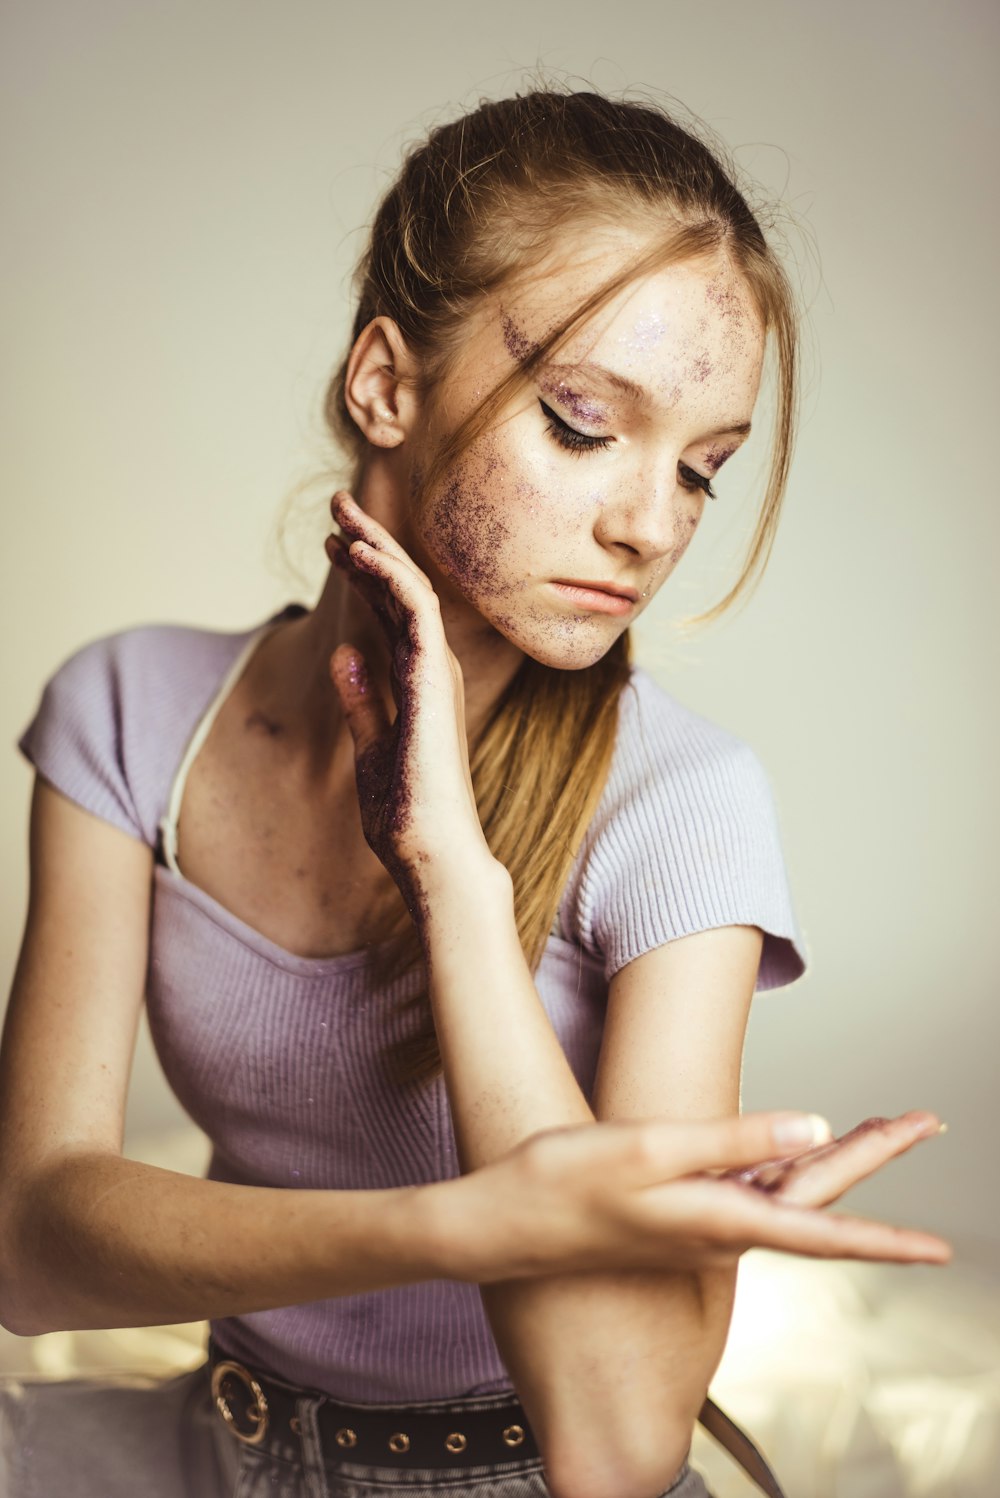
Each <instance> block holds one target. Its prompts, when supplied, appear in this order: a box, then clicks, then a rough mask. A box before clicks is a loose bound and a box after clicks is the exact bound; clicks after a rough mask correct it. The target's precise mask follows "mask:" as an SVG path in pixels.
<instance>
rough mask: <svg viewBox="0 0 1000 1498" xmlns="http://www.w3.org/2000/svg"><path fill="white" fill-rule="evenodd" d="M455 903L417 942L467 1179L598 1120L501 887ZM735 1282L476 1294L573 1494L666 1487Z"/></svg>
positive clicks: (525, 1288) (636, 1282)
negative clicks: (513, 1152)
mask: <svg viewBox="0 0 1000 1498" xmlns="http://www.w3.org/2000/svg"><path fill="white" fill-rule="evenodd" d="M501 872H502V871H501ZM451 890H452V892H451V893H448V892H445V891H442V892H440V896H439V898H438V900H437V901H436V902H434V903H433V905H432V909H433V910H434V911H435V915H434V916H433V918H432V919H431V921H430V923H429V925H428V928H427V935H426V936H425V941H429V943H430V952H429V955H430V971H431V997H432V1003H433V1005H434V1012H435V1019H436V1023H437V1033H438V1039H439V1044H440V1048H441V1053H442V1060H443V1064H444V1073H445V1080H446V1084H447V1087H448V1093H449V1099H450V1102H451V1108H452V1117H453V1121H454V1126H455V1132H456V1137H457V1140H458V1146H459V1155H460V1159H461V1161H462V1165H463V1168H464V1169H466V1170H469V1169H473V1168H475V1167H476V1166H479V1165H483V1164H485V1163H488V1162H489V1161H490V1160H492V1159H494V1158H495V1157H496V1156H497V1155H498V1154H501V1153H503V1152H504V1151H506V1150H508V1149H510V1148H512V1147H513V1146H514V1145H515V1144H517V1143H518V1142H519V1141H520V1140H522V1139H524V1138H525V1137H526V1136H528V1135H530V1134H532V1133H535V1132H536V1131H537V1130H540V1129H545V1128H554V1127H559V1126H561V1125H571V1124H579V1123H582V1122H588V1121H593V1120H594V1113H593V1111H592V1110H591V1108H590V1106H589V1104H588V1102H587V1100H586V1098H585V1097H584V1095H583V1093H582V1091H581V1089H580V1087H579V1085H578V1083H577V1081H576V1079H575V1077H574V1075H573V1073H572V1070H571V1068H570V1066H569V1062H568V1060H567V1058H566V1055H565V1052H564V1051H563V1050H562V1047H561V1045H560V1043H559V1040H558V1037H557V1036H556V1034H555V1032H554V1030H553V1028H552V1025H551V1022H550V1021H549V1019H548V1016H547V1015H546V1013H545V1010H544V1008H543V1006H542V1003H541V1000H540V998H539V996H538V991H537V989H536V988H535V985H534V981H533V979H532V977H531V974H530V972H529V970H528V968H527V964H526V963H525V961H524V957H523V954H522V952H521V949H520V946H519V943H518V941H517V934H516V930H515V926H514V920H513V910H512V901H511V899H510V894H509V884H508V885H507V886H505V885H504V881H503V879H502V878H501V879H497V878H496V876H495V873H494V872H493V871H490V870H488V871H487V872H486V874H485V875H484V876H483V878H482V880H481V881H477V880H476V879H475V878H468V877H467V878H466V879H465V880H464V881H462V883H461V887H459V885H458V882H457V881H454V882H453V884H452V886H451ZM734 1279H735V1276H734V1274H731V1273H730V1272H729V1271H726V1272H725V1273H723V1272H721V1271H715V1272H713V1273H711V1274H704V1275H701V1274H698V1275H695V1274H691V1273H676V1274H671V1273H668V1272H663V1273H654V1274H650V1273H641V1274H640V1273H634V1272H633V1273H601V1274H586V1275H583V1274H568V1275H561V1276H546V1277H545V1278H536V1279H532V1280H517V1281H505V1282H503V1283H501V1284H494V1285H489V1286H483V1287H482V1296H483V1303H484V1305H485V1308H486V1311H487V1314H488V1316H489V1319H490V1324H491V1327H492V1329H493V1332H494V1336H495V1338H496V1341H497V1345H498V1347H499V1349H500V1351H501V1355H502V1356H503V1359H504V1362H505V1364H506V1366H507V1368H508V1370H509V1372H510V1374H511V1378H512V1379H513V1382H514V1384H515V1387H516V1388H517V1390H518V1392H519V1394H520V1396H521V1398H522V1400H523V1401H524V1403H525V1408H526V1410H527V1411H528V1414H529V1418H530V1419H531V1420H532V1424H533V1425H534V1427H535V1429H536V1434H537V1435H538V1437H539V1440H540V1443H541V1445H542V1450H543V1453H544V1454H545V1455H546V1458H547V1461H548V1462H549V1463H550V1464H552V1466H553V1467H554V1468H559V1469H561V1470H562V1471H563V1473H564V1474H565V1472H566V1471H567V1470H568V1471H569V1472H570V1473H573V1470H574V1469H573V1462H574V1459H575V1454H576V1453H577V1452H578V1453H579V1456H578V1459H579V1460H580V1461H581V1462H582V1463H583V1466H581V1469H580V1477H579V1484H578V1490H579V1491H580V1492H587V1491H594V1490H595V1484H592V1482H591V1479H592V1478H594V1477H595V1472H596V1468H597V1466H598V1465H599V1464H600V1463H601V1462H602V1461H606V1462H607V1464H608V1473H607V1476H608V1479H609V1483H610V1485H611V1487H612V1490H613V1489H614V1481H613V1479H614V1477H615V1475H616V1473H615V1470H614V1469H617V1475H618V1477H619V1478H620V1476H621V1474H622V1472H623V1471H626V1470H630V1471H632V1472H633V1473H649V1474H651V1476H653V1475H656V1474H661V1473H662V1474H663V1478H664V1480H663V1482H662V1484H661V1486H666V1482H667V1480H668V1479H669V1477H670V1476H671V1473H672V1470H676V1466H678V1465H679V1464H680V1462H681V1461H682V1460H683V1457H684V1454H685V1452H686V1450H687V1447H688V1444H689V1443H690V1438H691V1431H692V1428H693V1425H694V1421H695V1419H696V1417H697V1413H698V1410H699V1408H700V1407H701V1403H702V1400H703V1398H704V1394H705V1390H706V1388H707V1386H708V1383H709V1381H710V1379H711V1377H712V1374H713V1373H714V1371H715V1368H716V1366H717V1364H718V1362H719V1359H720V1357H721V1354H722V1349H723V1346H724V1344H725V1338H726V1332H727V1329H728V1325H729V1318H730V1314H731V1309H732V1292H733V1285H734ZM578 1436H582V1438H583V1439H582V1441H578V1439H577V1437H578ZM674 1458H676V1460H675V1461H674ZM672 1462H673V1468H671V1463H672ZM585 1478H586V1480H584V1479H585ZM575 1483H576V1479H575V1477H574V1479H573V1481H571V1482H569V1483H568V1486H569V1487H570V1489H572V1487H573V1486H574V1484H575ZM600 1489H601V1484H600V1482H596V1490H597V1491H600ZM650 1491H651V1492H652V1491H653V1489H651V1490H650Z"/></svg>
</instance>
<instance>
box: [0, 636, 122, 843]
mask: <svg viewBox="0 0 1000 1498" xmlns="http://www.w3.org/2000/svg"><path fill="white" fill-rule="evenodd" d="M109 646H110V641H109V639H108V638H105V639H100V640H93V641H91V642H90V643H89V644H87V645H84V646H82V647H81V648H80V649H79V650H77V651H76V652H75V653H74V654H73V655H71V656H69V657H68V659H67V660H65V661H63V663H62V665H60V666H59V667H58V668H57V669H56V671H55V672H54V673H53V674H52V676H50V677H49V679H48V681H47V682H46V683H45V685H44V687H43V689H42V695H41V701H40V702H39V705H38V708H37V710H36V712H35V715H34V717H33V718H32V719H31V722H30V723H29V724H28V726H27V727H26V728H25V729H24V731H23V732H22V734H21V735H20V737H19V738H18V740H17V747H18V749H19V750H20V751H21V753H22V754H23V755H24V757H25V758H26V759H27V760H28V761H29V763H30V764H32V765H34V767H35V769H36V770H37V771H38V773H39V774H40V775H41V776H42V777H43V778H44V779H45V780H47V781H48V782H49V784H50V785H53V786H55V788H56V789H57V790H59V791H61V792H62V793H63V795H64V796H68V797H69V799H70V800H71V801H75V802H76V804H77V805H78V806H82V807H83V808H84V810H85V811H89V812H92V813H93V814H94V816H97V817H101V818H103V820H104V821H106V822H112V823H113V824H114V825H115V826H116V827H120V828H121V829H122V831H123V832H127V833H130V834H131V836H132V837H135V838H138V839H140V840H141V841H143V842H145V841H147V838H146V837H145V836H144V833H143V828H142V822H141V818H140V816H139V813H138V811H137V808H136V805H135V801H134V798H133V795H132V792H131V790H130V787H129V783H128V779H127V776H126V772H125V765H124V754H123V749H122V704H121V700H120V699H121V693H120V683H119V673H118V670H117V669H116V660H115V654H114V651H113V650H112V649H111V648H109Z"/></svg>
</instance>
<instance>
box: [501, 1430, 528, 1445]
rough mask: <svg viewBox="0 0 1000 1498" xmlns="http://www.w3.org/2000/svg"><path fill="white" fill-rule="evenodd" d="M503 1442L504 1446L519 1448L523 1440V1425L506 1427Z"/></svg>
mask: <svg viewBox="0 0 1000 1498" xmlns="http://www.w3.org/2000/svg"><path fill="white" fill-rule="evenodd" d="M503 1440H504V1445H505V1446H520V1444H521V1442H522V1441H523V1440H524V1426H523V1425H507V1426H505V1427H504V1433H503Z"/></svg>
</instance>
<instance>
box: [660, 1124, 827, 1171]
mask: <svg viewBox="0 0 1000 1498" xmlns="http://www.w3.org/2000/svg"><path fill="white" fill-rule="evenodd" d="M632 1127H634V1128H636V1129H638V1130H640V1131H642V1133H641V1149H640V1152H639V1159H638V1160H637V1164H638V1166H639V1169H640V1171H642V1170H645V1171H646V1173H647V1179H650V1177H651V1175H652V1174H653V1173H655V1172H656V1171H657V1170H662V1171H664V1172H665V1173H666V1174H667V1175H668V1176H680V1175H688V1174H690V1173H691V1172H693V1171H708V1170H717V1169H726V1168H733V1167H737V1168H738V1167H740V1166H745V1165H754V1164H757V1163H758V1162H759V1161H761V1160H767V1159H768V1158H771V1157H773V1156H774V1154H775V1153H776V1151H780V1152H781V1153H782V1154H783V1155H785V1156H787V1157H791V1156H794V1155H796V1154H798V1153H800V1152H801V1151H803V1150H807V1149H811V1148H814V1147H815V1146H816V1145H817V1144H820V1143H825V1142H826V1141H827V1140H829V1139H830V1138H832V1132H831V1129H830V1125H829V1124H828V1123H827V1121H826V1119H825V1118H820V1117H819V1115H818V1114H815V1113H793V1112H790V1111H782V1112H768V1113H744V1114H740V1115H737V1116H736V1117H733V1118H719V1119H699V1120H689V1119H685V1120H684V1121H683V1122H678V1121H676V1120H673V1119H656V1118H653V1119H644V1120H642V1121H639V1122H637V1123H635V1124H634V1125H632Z"/></svg>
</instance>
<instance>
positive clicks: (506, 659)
mask: <svg viewBox="0 0 1000 1498" xmlns="http://www.w3.org/2000/svg"><path fill="white" fill-rule="evenodd" d="M386 477H387V475H385V474H384V472H383V471H382V470H381V469H380V468H379V467H375V468H374V469H373V470H372V471H371V472H370V473H369V474H366V475H365V476H364V478H363V480H362V483H361V484H360V485H359V486H358V489H357V491H356V493H355V498H356V499H357V501H358V504H359V505H360V506H361V507H362V509H364V510H365V511H366V512H367V513H368V514H370V515H372V516H373V517H374V518H375V519H376V520H378V521H379V523H380V524H382V525H383V526H385V528H386V529H387V530H388V531H390V533H391V534H392V535H393V536H395V537H396V538H397V539H398V540H399V542H400V544H401V545H402V546H404V547H405V548H406V550H407V551H408V553H410V554H411V555H412V556H413V559H414V561H415V562H417V563H418V565H420V566H425V562H426V558H425V557H423V556H421V555H420V554H419V543H418V542H417V541H416V538H415V537H414V536H413V535H412V532H411V531H410V528H409V526H408V525H406V524H405V516H404V517H403V518H402V519H401V518H400V516H401V509H402V507H401V505H400V504H399V501H398V495H399V490H398V487H396V486H390V485H389V484H387V483H386ZM393 491H395V492H393ZM352 492H353V491H352ZM403 492H405V489H404V491H403ZM425 570H429V569H426V568H425ZM439 598H440V601H441V619H442V623H443V625H444V631H445V635H446V637H447V640H448V644H449V646H450V648H451V650H452V652H453V653H454V655H455V657H456V659H457V660H458V663H459V665H460V667H461V669H462V677H463V681H464V687H465V724H466V733H467V736H468V739H469V742H470V744H473V743H475V740H476V738H477V737H478V735H479V733H480V731H481V730H482V728H483V726H484V725H485V723H486V721H487V719H488V718H489V716H490V713H491V711H492V709H493V707H494V705H495V704H496V702H497V700H498V698H499V697H500V696H501V694H502V693H503V692H504V691H505V690H506V688H507V686H508V685H509V684H510V682H511V680H512V679H513V677H514V675H515V673H516V672H517V669H518V667H519V666H520V665H521V662H522V661H523V660H524V653H523V652H522V651H521V650H519V649H518V647H517V646H516V645H513V644H511V642H510V641H509V640H507V639H506V638H505V637H504V636H503V635H501V634H499V633H498V632H497V630H495V629H494V628H493V627H492V625H490V624H488V623H487V621H486V620H485V619H484V618H483V617H482V615H481V614H479V613H478V612H477V611H476V610H475V609H474V608H472V606H471V605H470V604H469V603H468V602H467V601H466V600H465V599H464V598H462V596H461V595H460V594H458V593H456V592H455V591H454V590H453V589H450V588H448V587H447V586H444V587H442V588H440V590H439ZM342 644H350V645H354V646H356V647H357V648H358V649H359V650H360V651H361V652H362V654H363V655H364V657H365V659H366V661H367V663H368V668H369V671H370V672H371V675H372V678H373V681H374V683H375V685H376V687H377V689H378V690H379V691H380V693H381V694H382V697H383V700H384V701H385V703H386V706H387V708H388V710H389V712H390V714H393V713H394V712H395V703H394V701H393V697H392V688H391V684H390V658H389V650H388V647H387V645H386V641H385V637H384V635H383V633H382V630H381V628H380V626H379V624H378V621H377V620H376V619H375V617H374V615H373V614H372V612H371V610H370V609H369V608H368V606H367V605H366V604H365V603H364V601H363V600H362V599H361V598H360V597H359V596H358V594H357V593H355V591H354V589H353V588H352V587H351V585H350V583H349V582H348V581H347V579H346V578H345V577H343V576H342V575H341V573H340V572H339V571H337V569H335V568H333V567H331V568H330V569H329V572H328V574H327V577H326V580H325V583H324V585H323V589H322V591H321V593H320V596H319V598H318V600H317V602H316V604H315V606H314V608H313V609H312V611H311V613H308V614H305V615H303V617H302V618H301V619H297V620H294V621H293V622H292V623H291V624H288V625H286V626H284V627H283V628H281V629H279V630H277V631H276V634H275V637H274V639H273V640H272V641H269V642H266V643H265V645H264V646H263V647H262V649H261V651H259V652H258V656H259V657H260V659H259V661H255V662H254V663H253V664H255V665H256V666H257V668H258V671H257V673H255V674H257V675H258V680H257V683H256V689H257V691H258V692H259V694H260V696H261V698H262V700H263V701H265V702H266V704H267V706H268V709H269V710H270V711H271V713H272V714H273V715H274V716H275V717H277V718H278V719H279V720H280V721H284V722H286V723H288V724H289V725H291V726H292V732H293V735H294V737H295V738H296V739H298V738H299V736H300V735H301V740H302V742H303V744H304V746H305V747H306V749H307V753H308V755H309V758H310V759H311V760H313V761H314V763H315V765H316V770H317V774H318V775H319V776H322V775H323V768H322V767H323V766H326V765H332V764H333V762H334V759H335V757H336V758H337V759H340V758H342V757H343V755H344V753H345V752H346V751H347V748H348V744H349V736H348V734H347V729H346V725H345V724H344V722H343V720H342V716H341V713H340V707H339V703H338V701H337V697H336V693H335V692H334V689H333V685H332V683H331V681H330V674H329V662H330V657H331V655H332V654H333V652H334V650H336V648H337V646H338V645H342ZM337 751H339V753H338V752H337Z"/></svg>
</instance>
